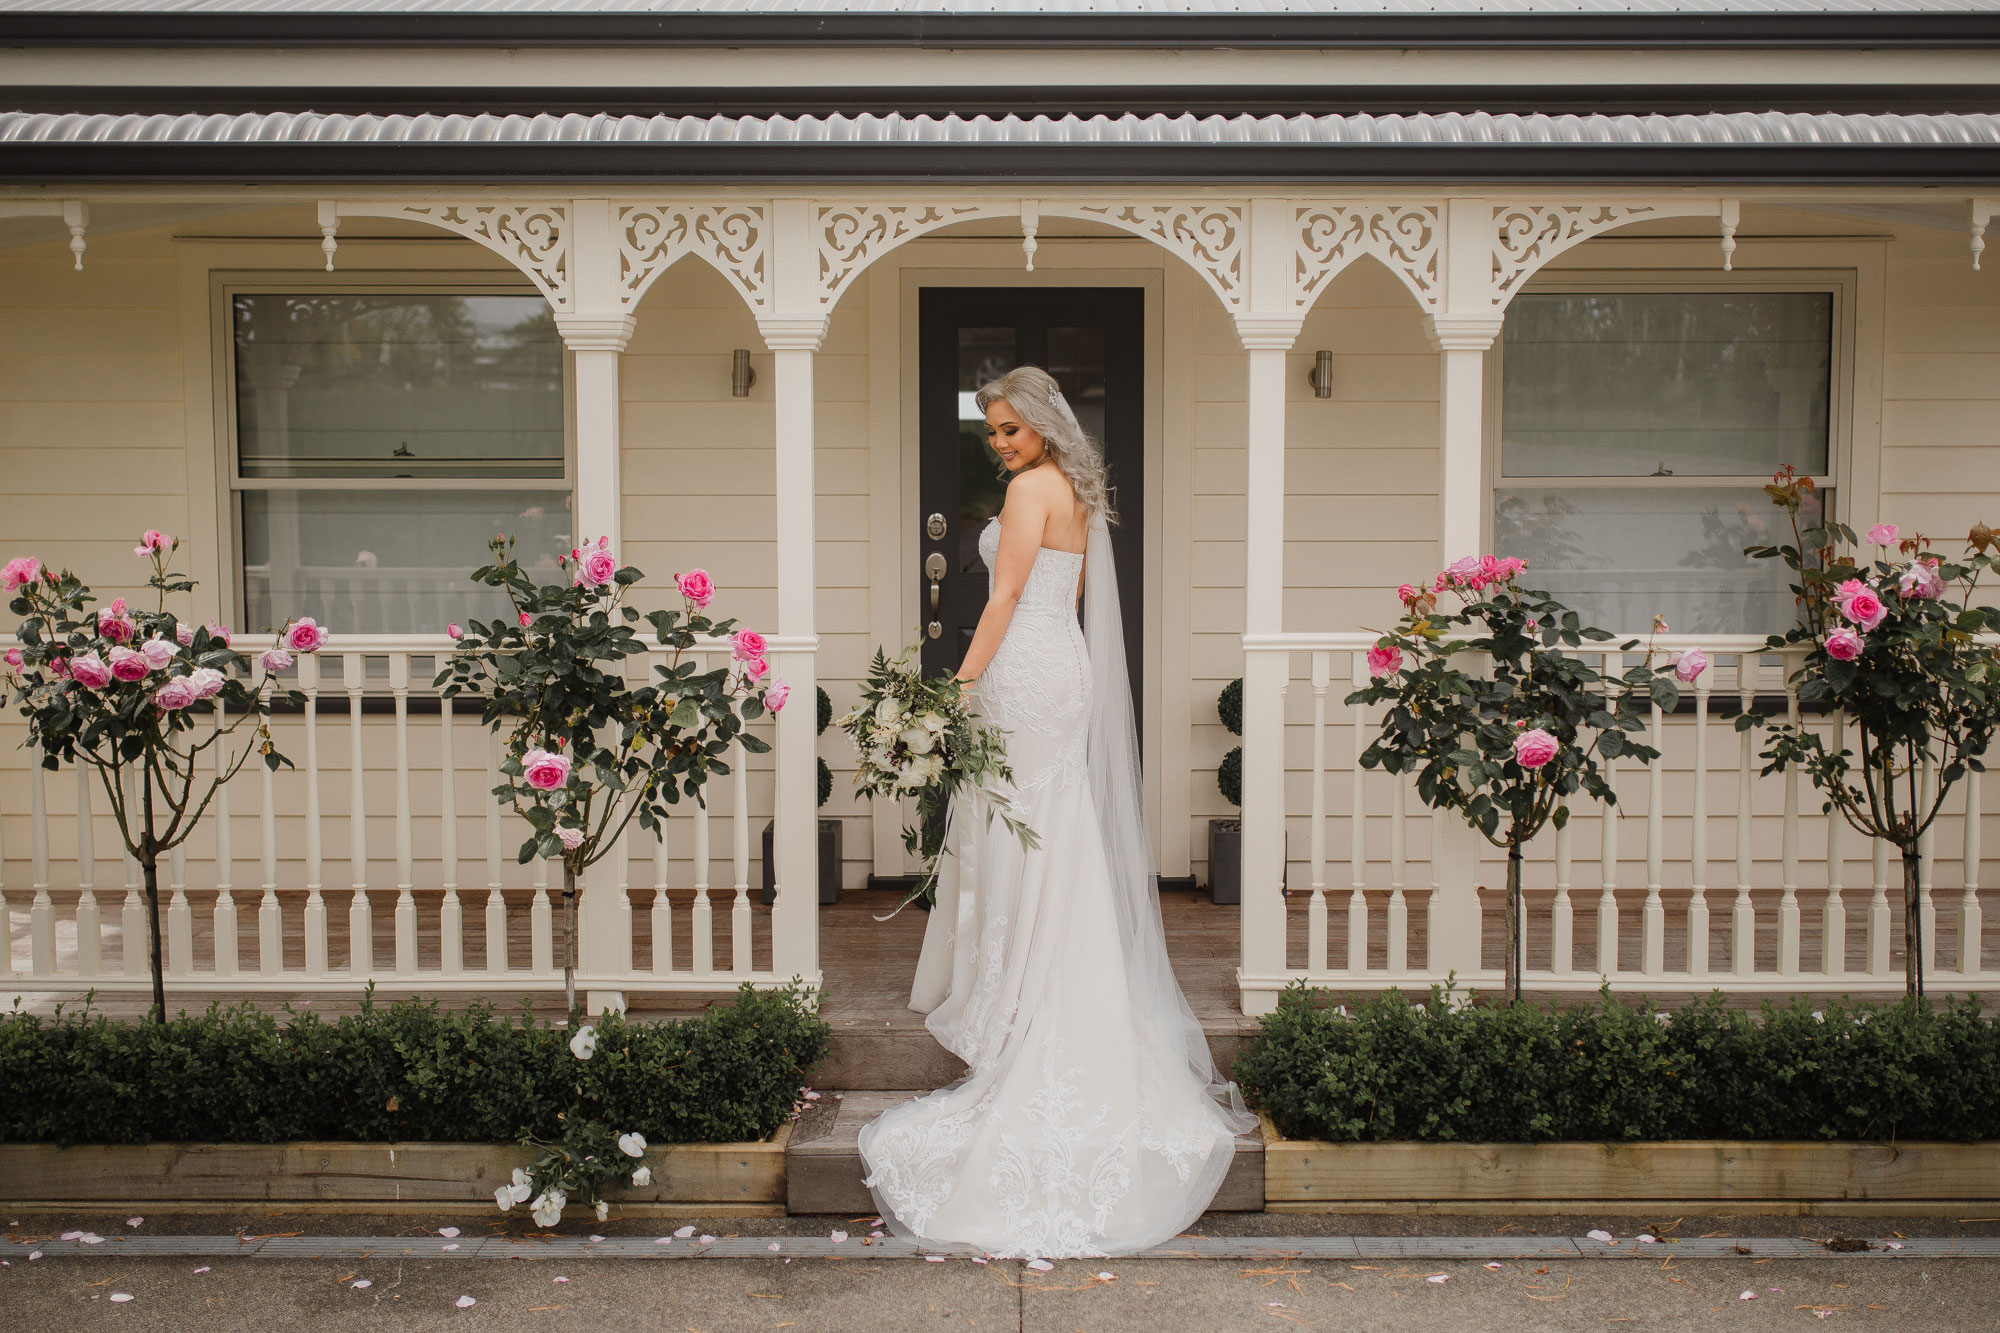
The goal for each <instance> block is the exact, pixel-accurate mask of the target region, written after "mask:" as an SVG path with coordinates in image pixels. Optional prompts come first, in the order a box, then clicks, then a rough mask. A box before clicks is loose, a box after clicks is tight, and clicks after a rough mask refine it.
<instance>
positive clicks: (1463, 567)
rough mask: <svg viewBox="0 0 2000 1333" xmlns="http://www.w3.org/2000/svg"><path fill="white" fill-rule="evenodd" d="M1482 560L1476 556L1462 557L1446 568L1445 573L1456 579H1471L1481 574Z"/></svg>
mask: <svg viewBox="0 0 2000 1333" xmlns="http://www.w3.org/2000/svg"><path fill="white" fill-rule="evenodd" d="M1479 566H1480V560H1479V557H1478V556H1476V555H1466V556H1460V557H1459V558H1458V559H1456V560H1454V561H1452V562H1451V563H1450V564H1449V565H1446V566H1445V569H1444V572H1445V573H1447V574H1449V575H1451V577H1453V578H1454V579H1469V578H1471V577H1472V576H1473V575H1474V574H1477V573H1478V572H1479Z"/></svg>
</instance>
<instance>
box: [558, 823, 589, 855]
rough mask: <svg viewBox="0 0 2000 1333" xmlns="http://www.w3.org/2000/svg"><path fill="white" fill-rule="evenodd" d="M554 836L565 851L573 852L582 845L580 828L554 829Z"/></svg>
mask: <svg viewBox="0 0 2000 1333" xmlns="http://www.w3.org/2000/svg"><path fill="white" fill-rule="evenodd" d="M556 838H557V840H559V841H560V842H561V843H562V845H563V850H564V851H567V852H573V851H575V850H576V849H577V848H579V847H581V846H583V830H582V829H580V828H559V829H557V830H556Z"/></svg>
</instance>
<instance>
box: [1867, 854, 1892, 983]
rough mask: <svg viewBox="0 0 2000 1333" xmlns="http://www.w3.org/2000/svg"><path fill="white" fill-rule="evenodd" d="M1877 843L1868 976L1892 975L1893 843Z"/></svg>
mask: <svg viewBox="0 0 2000 1333" xmlns="http://www.w3.org/2000/svg"><path fill="white" fill-rule="evenodd" d="M1874 842H1875V847H1874V851H1875V862H1874V875H1875V893H1874V896H1873V897H1871V898H1870V899H1869V900H1868V975H1869V976H1871V977H1886V976H1888V975H1889V947H1890V941H1889V919H1890V912H1889V844H1888V842H1887V841H1885V840H1884V839H1881V838H1876V839H1875V840H1874Z"/></svg>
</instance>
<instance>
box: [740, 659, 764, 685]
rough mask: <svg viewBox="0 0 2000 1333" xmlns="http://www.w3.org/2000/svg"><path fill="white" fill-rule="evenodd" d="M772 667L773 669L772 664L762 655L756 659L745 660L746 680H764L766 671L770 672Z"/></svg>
mask: <svg viewBox="0 0 2000 1333" xmlns="http://www.w3.org/2000/svg"><path fill="white" fill-rule="evenodd" d="M770 669H771V664H770V663H769V662H766V661H765V660H764V659H763V658H761V657H760V658H757V659H756V660H755V661H751V662H745V663H744V664H743V678H744V679H745V680H751V681H757V680H762V679H764V675H765V673H766V672H768V671H769V670H770Z"/></svg>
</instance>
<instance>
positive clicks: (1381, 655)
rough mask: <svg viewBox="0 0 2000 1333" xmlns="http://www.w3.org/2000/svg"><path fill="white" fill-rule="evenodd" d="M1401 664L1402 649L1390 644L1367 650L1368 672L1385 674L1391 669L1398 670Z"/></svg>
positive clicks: (1375, 674) (1373, 674) (1378, 674)
mask: <svg viewBox="0 0 2000 1333" xmlns="http://www.w3.org/2000/svg"><path fill="white" fill-rule="evenodd" d="M1402 666H1403V650H1402V649H1401V648H1398V647H1396V645H1394V644H1390V645H1388V646H1387V647H1382V646H1379V645H1378V646H1376V647H1374V648H1370V649H1369V650H1368V674H1369V675H1371V676H1386V675H1388V674H1389V673H1390V672H1392V671H1400V670H1401V669H1402Z"/></svg>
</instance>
